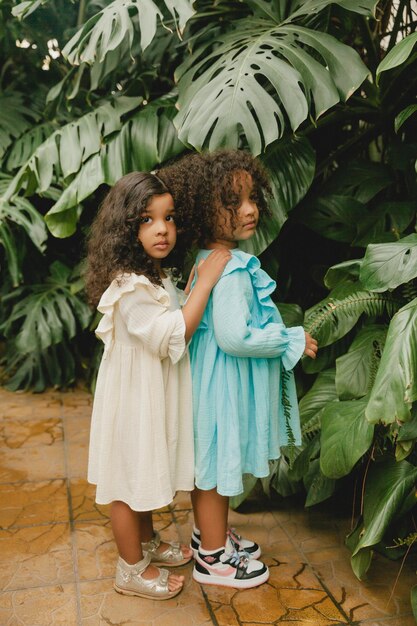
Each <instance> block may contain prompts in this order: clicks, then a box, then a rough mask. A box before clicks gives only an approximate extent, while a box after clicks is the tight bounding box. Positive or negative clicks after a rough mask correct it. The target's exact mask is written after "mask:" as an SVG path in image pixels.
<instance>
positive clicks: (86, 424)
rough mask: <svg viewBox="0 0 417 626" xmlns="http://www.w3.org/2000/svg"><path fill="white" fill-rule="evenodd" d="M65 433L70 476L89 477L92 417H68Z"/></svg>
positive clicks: (65, 421) (65, 422) (65, 423)
mask: <svg viewBox="0 0 417 626" xmlns="http://www.w3.org/2000/svg"><path fill="white" fill-rule="evenodd" d="M64 434H65V440H66V442H67V455H68V456H67V463H68V476H69V477H70V478H84V479H86V478H87V466H88V446H89V438H90V417H76V418H74V419H71V418H66V419H65V420H64Z"/></svg>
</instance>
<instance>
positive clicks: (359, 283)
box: [0, 0, 417, 612]
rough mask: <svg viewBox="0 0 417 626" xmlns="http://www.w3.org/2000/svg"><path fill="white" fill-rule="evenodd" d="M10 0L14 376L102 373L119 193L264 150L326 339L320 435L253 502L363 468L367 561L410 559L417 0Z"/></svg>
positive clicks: (289, 248)
mask: <svg viewBox="0 0 417 626" xmlns="http://www.w3.org/2000/svg"><path fill="white" fill-rule="evenodd" d="M0 4H1V6H0V20H2V23H1V27H0V39H1V43H2V45H1V46H0V59H1V65H2V72H1V73H0V107H1V111H2V117H1V119H0V160H1V172H2V174H1V179H0V195H1V200H0V244H1V245H0V264H1V267H2V269H3V273H2V282H1V284H0V292H1V294H2V299H1V306H0V329H1V332H2V337H1V340H2V343H3V344H4V353H3V363H2V365H3V370H2V374H3V378H4V382H7V383H8V385H9V386H10V387H11V388H13V389H19V388H32V389H36V390H42V389H43V388H45V387H46V386H48V385H56V386H58V387H60V386H65V385H68V384H70V383H71V381H73V380H74V379H75V378H76V377H77V376H79V375H80V371H81V369H82V370H83V371H84V372H89V373H90V374H91V375H93V373H94V371H96V370H97V365H98V362H99V360H100V356H101V352H100V347H97V344H93V338H92V332H91V331H92V329H93V327H94V323H91V314H90V311H89V309H88V307H87V306H86V304H85V298H84V295H83V293H82V280H81V278H80V272H79V267H78V263H79V261H80V256H82V255H83V252H82V251H83V250H84V243H85V235H86V233H87V232H88V229H89V225H90V223H91V219H92V218H93V216H94V214H95V211H96V208H97V206H98V204H99V203H100V201H101V200H102V197H103V193H104V191H105V188H106V186H108V185H112V184H113V183H114V182H115V181H116V180H117V179H118V178H120V177H121V176H123V175H124V174H126V173H128V172H130V171H133V170H150V169H153V168H154V167H155V166H156V165H158V164H161V163H164V162H166V161H168V160H169V159H171V158H175V157H176V156H177V155H179V154H181V153H183V152H184V151H186V150H187V149H189V148H191V149H192V148H197V149H200V148H203V147H204V148H207V147H209V148H214V147H219V146H227V147H239V148H244V149H249V150H251V151H252V153H254V154H259V155H260V159H261V160H262V162H263V163H264V165H265V166H266V168H267V170H268V172H269V175H270V178H271V183H272V190H273V198H272V200H271V208H272V218H271V219H270V220H269V221H268V222H267V223H266V224H265V225H264V227H263V228H262V229H259V232H258V233H257V235H256V237H254V238H253V240H251V241H250V242H248V244H247V246H246V248H245V249H246V250H248V251H250V252H253V253H255V254H259V253H260V252H263V251H264V254H263V259H264V260H267V262H268V264H269V265H270V267H271V268H272V274H273V277H274V278H276V279H277V294H276V298H277V299H278V300H279V301H280V302H281V303H282V304H280V309H281V310H282V314H283V318H284V320H285V322H286V323H287V324H288V325H299V324H304V326H305V329H306V330H308V331H309V332H310V333H311V334H312V335H314V336H315V337H316V338H317V339H318V341H319V354H318V357H317V359H316V360H314V361H313V360H309V359H307V358H306V357H303V359H302V362H301V367H298V369H297V370H296V378H297V390H298V393H299V397H300V416H301V428H302V436H303V444H302V446H301V447H300V448H296V447H295V446H294V445H292V446H291V445H290V446H289V447H288V448H286V449H284V450H282V456H281V458H280V460H279V461H275V462H273V463H271V473H270V476H269V477H267V478H264V479H262V480H261V481H257V480H255V479H253V477H251V476H245V477H244V485H245V489H244V493H243V494H242V495H241V496H239V497H238V498H237V499H235V501H234V505H235V506H237V505H238V504H239V503H240V502H242V501H243V500H244V499H245V498H246V497H247V496H248V495H249V494H250V493H251V492H252V490H253V489H254V488H255V486H256V485H257V484H258V485H259V486H262V488H263V489H264V491H265V492H266V493H267V494H268V495H269V493H270V492H271V490H274V491H276V492H277V493H278V494H280V495H281V496H287V495H290V494H293V493H295V492H296V491H297V490H304V491H305V493H306V506H313V505H316V504H318V503H320V502H322V501H323V500H325V499H326V498H329V497H331V495H332V494H333V493H334V491H335V490H336V489H338V488H339V486H340V480H342V481H343V483H342V484H343V485H344V484H345V483H346V482H349V481H352V482H353V480H355V481H357V482H358V484H359V485H360V489H361V490H362V492H363V496H364V500H363V504H364V509H363V512H362V511H361V512H360V513H359V517H358V520H357V526H356V529H355V531H354V532H353V533H352V534H351V535H350V537H349V538H348V542H347V543H348V547H349V548H350V549H351V551H352V553H353V556H352V568H353V570H354V572H355V573H356V575H357V576H358V577H360V578H361V577H363V576H364V575H365V574H366V572H367V570H368V568H369V566H370V563H371V562H372V555H373V550H374V549H375V548H377V549H378V550H380V551H385V554H388V555H389V556H390V558H396V557H398V555H399V554H400V551H399V550H388V548H387V546H390V545H392V543H393V541H394V538H395V539H396V540H397V545H399V546H400V545H401V541H406V540H407V537H410V532H412V530H413V528H412V527H410V523H409V517H410V514H411V513H412V507H413V506H414V503H415V494H414V488H413V484H414V483H415V479H416V476H415V472H416V467H417V452H416V446H415V443H416V440H417V395H416V389H417V387H416V381H415V372H416V371H417V363H416V354H417V351H416V346H417V339H416V336H417V335H416V319H417V318H416V302H417V271H416V269H415V268H416V267H417V263H416V258H415V247H416V246H415V244H416V241H417V240H416V235H415V231H416V207H417V181H416V176H415V163H416V150H417V145H416V143H415V133H414V128H413V123H414V120H415V112H416V110H417V108H416V107H417V105H416V101H415V89H416V86H417V79H416V77H417V71H416V70H417V52H416V48H415V43H416V41H417V40H416V34H415V33H414V32H413V28H414V25H413V23H412V22H413V20H412V17H410V16H412V15H413V11H412V8H411V3H410V2H408V1H407V2H401V3H400V5H399V7H398V6H397V4H396V3H385V4H384V5H383V7H382V6H381V5H380V6H379V8H378V11H377V15H378V19H375V17H374V16H375V10H376V2H375V0H336V1H334V2H332V1H331V0H307V1H305V2H301V1H299V0H294V1H291V2H284V1H281V0H279V1H277V2H270V1H269V0H243V1H240V0H230V1H228V2H213V1H212V0H201V2H198V3H194V4H193V3H191V2H190V1H189V0H165V1H164V2H162V1H161V2H159V1H158V2H154V1H153V0H136V1H135V0H123V1H122V0H113V1H111V0H93V1H91V2H88V3H84V2H75V1H74V2H65V1H64V0H28V1H26V2H20V3H19V2H12V1H11V0H9V1H8V2H3V3H0ZM12 8H13V14H12V12H11V9H12ZM381 8H382V9H383V10H382V11H381V10H380V9H381ZM16 18H18V19H16ZM413 19H414V20H415V17H414V18H413ZM55 39H56V40H57V41H56V43H55V42H54V40H55ZM16 42H18V45H16ZM346 42H349V45H348V44H347V43H346ZM46 67H48V68H49V69H48V70H46V69H45V68H46ZM295 132H296V134H295ZM46 226H47V228H48V229H49V232H48V231H47V228H46ZM72 268H74V269H72ZM287 302H291V303H293V304H291V305H289V304H287ZM303 311H306V313H305V315H304V314H303ZM87 328H89V331H90V332H89V333H87V332H86V330H85V329H87ZM90 342H91V345H90ZM292 457H295V458H292ZM405 459H407V460H405ZM289 461H292V462H289ZM404 545H405V544H404ZM407 545H409V546H410V549H411V548H412V544H407ZM403 549H404V548H403ZM416 597H417V593H416V591H415V590H412V594H411V599H412V603H413V605H416V604H417V601H416ZM416 612H417V611H416Z"/></svg>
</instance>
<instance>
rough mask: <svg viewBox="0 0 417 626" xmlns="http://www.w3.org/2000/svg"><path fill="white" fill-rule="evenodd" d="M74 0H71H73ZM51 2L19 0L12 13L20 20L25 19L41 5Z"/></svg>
mask: <svg viewBox="0 0 417 626" xmlns="http://www.w3.org/2000/svg"><path fill="white" fill-rule="evenodd" d="M73 1H74V0H70V2H73ZM48 2H51V0H26V1H25V2H19V4H17V5H16V6H15V7H13V8H12V15H14V16H15V17H17V18H18V19H19V20H23V19H24V18H26V17H28V16H29V15H31V13H33V12H34V11H36V9H38V8H39V7H40V6H43V5H44V4H47V3H48Z"/></svg>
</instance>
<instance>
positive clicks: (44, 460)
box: [0, 442, 65, 483]
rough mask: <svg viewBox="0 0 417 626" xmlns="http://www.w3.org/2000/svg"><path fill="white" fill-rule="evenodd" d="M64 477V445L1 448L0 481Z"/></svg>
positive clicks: (58, 443)
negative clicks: (15, 448)
mask: <svg viewBox="0 0 417 626" xmlns="http://www.w3.org/2000/svg"><path fill="white" fill-rule="evenodd" d="M64 477H65V457H64V445H63V443H62V442H57V443H54V444H52V445H50V446H38V447H36V448H21V449H17V450H2V451H1V453H0V483H9V482H11V483H13V482H22V481H27V480H35V481H42V480H49V479H54V478H64Z"/></svg>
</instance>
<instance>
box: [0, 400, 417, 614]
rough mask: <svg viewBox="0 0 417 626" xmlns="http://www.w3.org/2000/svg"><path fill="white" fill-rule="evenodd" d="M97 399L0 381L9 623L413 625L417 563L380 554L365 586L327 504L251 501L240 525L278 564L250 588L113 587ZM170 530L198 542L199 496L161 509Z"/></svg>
mask: <svg viewBox="0 0 417 626" xmlns="http://www.w3.org/2000/svg"><path fill="white" fill-rule="evenodd" d="M90 411H91V398H90V396H89V395H88V394H87V393H85V392H83V391H80V390H77V391H70V392H67V393H59V392H49V393H45V394H40V395H33V394H12V393H9V392H7V391H4V390H1V389H0V413H1V421H0V437H1V448H0V454H1V463H0V500H1V505H0V527H1V529H0V583H1V588H2V593H1V594H0V624H1V625H7V626H17V625H23V626H50V625H55V624H61V625H64V626H76V625H77V626H81V625H82V626H101V625H103V626H104V625H121V624H123V625H129V626H131V625H136V624H138V625H143V626H145V625H146V626H151V625H152V626H171V625H172V626H191V625H192V626H200V625H203V624H207V625H210V624H215V625H217V626H238V625H245V626H249V625H251V626H261V625H263V626H265V624H283V625H284V624H285V625H286V626H325V625H328V624H329V625H330V624H339V625H341V624H350V625H351V626H352V625H355V626H358V625H359V624H360V625H361V626H413V625H414V624H415V621H414V619H413V617H412V615H411V612H410V605H409V590H410V588H411V586H412V585H414V584H415V583H416V578H415V567H414V568H413V566H412V563H411V562H406V564H405V567H404V569H403V571H402V573H401V575H400V577H399V581H398V583H397V585H396V587H395V591H394V593H393V595H392V597H390V596H391V590H392V587H393V584H394V581H395V579H396V577H397V573H398V570H399V563H397V562H395V563H393V562H389V561H387V560H385V559H382V558H380V557H377V558H375V560H374V563H373V566H372V569H371V571H370V576H369V581H368V582H367V583H359V582H358V581H357V580H356V578H355V577H354V575H353V574H352V571H351V569H350V565H349V553H348V551H347V549H346V548H345V547H344V545H343V540H344V536H345V534H346V532H347V531H348V529H349V524H350V521H349V519H347V517H346V516H344V515H343V514H341V513H339V512H338V511H331V510H330V511H329V508H325V507H324V508H323V507H322V508H315V509H313V510H305V509H304V508H303V507H302V505H301V504H297V503H294V502H291V503H289V502H287V501H284V502H281V503H279V504H274V505H273V506H272V505H268V503H263V504H261V503H260V502H259V501H258V502H256V501H253V502H251V503H249V504H247V505H246V513H242V512H241V513H237V512H232V513H231V515H230V521H231V523H232V525H234V526H236V527H237V529H238V530H239V531H242V532H243V533H244V534H246V535H247V536H250V537H251V538H254V539H255V540H256V541H258V542H259V543H260V544H261V545H262V548H263V551H264V555H265V560H266V562H267V563H268V565H269V566H270V568H271V577H270V580H269V582H268V583H267V584H265V585H263V586H261V587H259V588H257V589H255V590H249V591H240V592H238V591H236V590H233V589H225V588H216V587H208V586H206V587H201V586H200V585H198V584H196V583H194V582H193V580H192V579H191V569H192V568H191V565H187V566H184V567H183V568H182V571H183V573H184V574H185V576H186V585H185V589H184V591H183V592H182V593H181V594H180V595H179V596H178V597H177V598H175V599H172V600H169V601H166V602H154V601H149V600H141V599H139V598H132V597H127V596H120V595H118V594H117V593H115V592H114V591H113V588H112V583H113V572H114V564H115V559H116V550H115V546H114V543H113V541H112V534H111V529H110V523H109V519H108V511H107V508H106V507H101V506H97V505H96V504H95V503H94V491H93V489H92V487H91V486H89V485H88V484H87V482H86V480H85V476H86V464H87V447H88V432H89V419H90ZM156 520H157V521H156V525H157V528H158V529H159V530H160V531H161V532H162V534H163V536H164V537H167V538H177V537H179V539H180V540H181V541H183V542H187V541H188V540H189V534H190V528H191V524H192V514H191V510H190V501H189V497H188V496H187V495H186V494H180V495H179V496H177V498H176V500H175V502H174V504H173V505H172V506H171V507H169V508H167V509H166V510H163V511H161V512H159V513H158V514H157V515H156Z"/></svg>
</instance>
